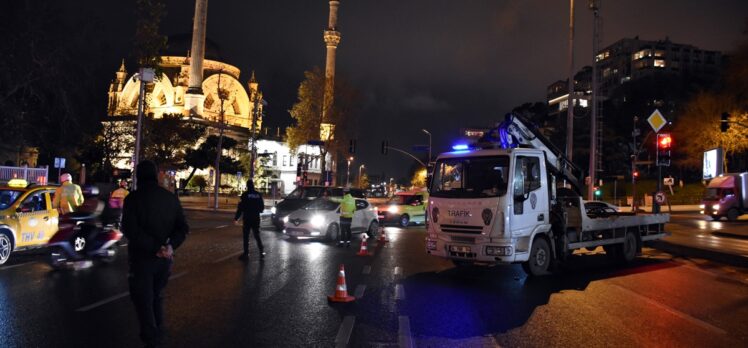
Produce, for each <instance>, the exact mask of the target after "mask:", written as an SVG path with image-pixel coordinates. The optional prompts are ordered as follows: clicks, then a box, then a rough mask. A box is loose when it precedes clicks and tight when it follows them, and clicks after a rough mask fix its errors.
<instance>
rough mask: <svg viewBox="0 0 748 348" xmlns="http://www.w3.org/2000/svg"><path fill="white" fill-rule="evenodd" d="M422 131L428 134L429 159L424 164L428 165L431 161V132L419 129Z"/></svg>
mask: <svg viewBox="0 0 748 348" xmlns="http://www.w3.org/2000/svg"><path fill="white" fill-rule="evenodd" d="M421 130H422V131H423V132H424V133H426V134H428V135H429V160H428V161H426V164H427V165H428V164H429V163H431V132H429V131H427V130H426V129H421Z"/></svg>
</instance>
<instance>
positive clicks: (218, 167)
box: [213, 70, 228, 210]
mask: <svg viewBox="0 0 748 348" xmlns="http://www.w3.org/2000/svg"><path fill="white" fill-rule="evenodd" d="M221 75H223V70H221V71H219V72H218V99H220V100H221V109H220V111H219V112H218V146H217V148H216V164H215V168H216V176H215V180H216V183H215V187H214V189H213V209H214V210H218V191H219V189H220V186H221V153H222V152H223V151H222V149H221V147H222V146H223V118H224V115H225V110H224V108H223V104H224V102H225V101H226V99H228V91H226V90H224V89H222V88H221Z"/></svg>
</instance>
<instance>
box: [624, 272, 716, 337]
mask: <svg viewBox="0 0 748 348" xmlns="http://www.w3.org/2000/svg"><path fill="white" fill-rule="evenodd" d="M611 285H613V286H615V287H617V288H619V289H622V290H624V291H626V292H628V293H630V294H631V295H633V296H634V297H637V298H639V299H641V300H642V301H645V302H647V303H649V304H651V305H653V306H655V307H659V308H661V309H663V310H664V311H666V312H668V313H670V314H672V315H675V316H676V317H679V318H681V319H683V320H686V321H689V322H691V323H692V324H694V325H697V326H700V327H702V328H704V329H707V330H709V331H712V332H715V333H718V334H720V335H726V334H727V331H725V330H722V329H721V328H718V327H716V326H714V325H712V324H709V323H707V322H705V321H703V320H701V319H698V318H695V317H692V316H690V315H688V314H686V313H683V312H681V311H679V310H677V309H674V308H671V307H669V306H667V305H665V304H663V303H660V302H657V301H655V300H653V299H651V298H649V297H646V296H644V295H641V294H639V293H637V292H634V291H633V290H629V289H627V288H624V287H623V286H621V285H618V284H611Z"/></svg>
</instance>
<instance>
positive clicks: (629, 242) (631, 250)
mask: <svg viewBox="0 0 748 348" xmlns="http://www.w3.org/2000/svg"><path fill="white" fill-rule="evenodd" d="M618 248H619V249H620V251H619V255H620V260H621V261H622V262H624V263H628V262H631V261H633V260H634V259H635V258H636V236H635V235H634V233H632V232H627V233H626V236H625V237H624V238H623V244H619V245H618Z"/></svg>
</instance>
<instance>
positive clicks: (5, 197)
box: [0, 190, 23, 209]
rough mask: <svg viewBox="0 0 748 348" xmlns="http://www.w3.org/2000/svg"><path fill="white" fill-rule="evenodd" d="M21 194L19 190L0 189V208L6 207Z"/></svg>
mask: <svg viewBox="0 0 748 348" xmlns="http://www.w3.org/2000/svg"><path fill="white" fill-rule="evenodd" d="M21 194H23V191H19V190H0V209H8V207H10V206H11V205H13V203H15V201H16V200H18V197H20V196H21Z"/></svg>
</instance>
